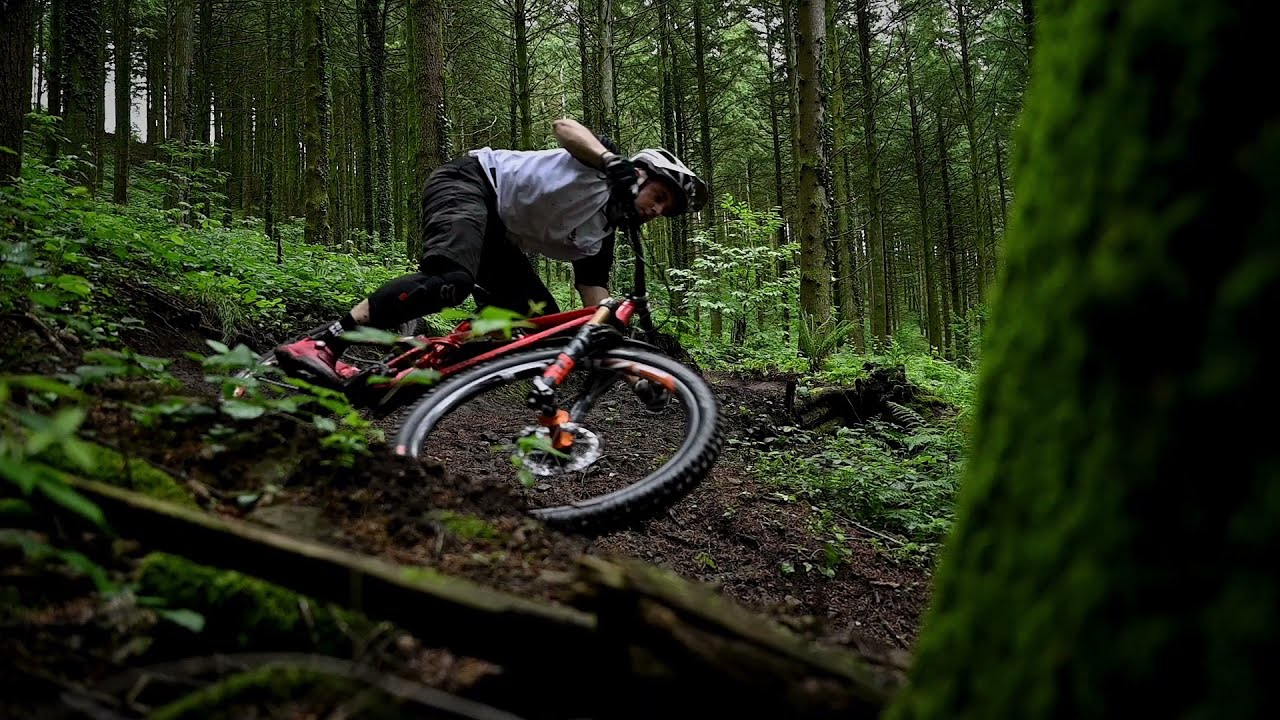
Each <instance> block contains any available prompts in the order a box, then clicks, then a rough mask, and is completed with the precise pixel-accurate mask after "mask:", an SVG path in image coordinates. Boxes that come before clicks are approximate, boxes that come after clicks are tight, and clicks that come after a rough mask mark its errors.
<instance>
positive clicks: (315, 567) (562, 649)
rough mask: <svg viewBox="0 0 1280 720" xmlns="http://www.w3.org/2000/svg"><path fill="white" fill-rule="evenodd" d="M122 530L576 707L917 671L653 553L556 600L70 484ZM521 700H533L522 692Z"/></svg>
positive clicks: (861, 683) (809, 704)
mask: <svg viewBox="0 0 1280 720" xmlns="http://www.w3.org/2000/svg"><path fill="white" fill-rule="evenodd" d="M70 482H71V484H72V485H73V486H74V487H75V488H76V489H77V490H79V491H80V492H82V493H84V494H85V495H87V496H88V497H89V498H91V499H92V500H93V501H94V502H96V503H97V504H98V505H99V507H100V508H101V509H102V511H103V513H104V515H105V516H106V519H107V523H108V524H109V526H110V527H111V528H113V530H114V531H115V532H116V533H119V534H121V535H123V536H125V537H128V538H131V539H134V540H137V541H138V542H140V543H141V544H142V545H144V546H146V547H147V548H149V549H153V550H159V551H163V552H168V553H172V554H176V555H182V556H184V557H187V558H189V559H191V560H194V561H196V562H199V563H203V564H206V565H211V566H214V567H219V568H223V569H227V570H235V571H238V572H241V573H244V574H246V575H251V576H254V577H257V578H260V579H262V580H265V581H268V582H271V583H275V584H277V585H281V586H283V587H286V588H289V589H290V590H293V591H295V592H298V593H301V594H304V595H309V596H311V597H314V598H316V599H317V600H321V601H326V602H331V603H335V604H338V605H341V606H343V607H346V608H348V609H350V610H353V611H356V612H360V613H362V614H364V615H366V616H367V617H370V618H374V619H379V620H385V621H388V622H391V623H394V624H395V625H397V626H399V627H400V628H402V629H403V630H405V631H406V632H409V633H412V634H413V635H415V636H416V637H417V638H418V639H419V640H421V641H422V642H423V643H424V644H426V645H429V646H434V647H442V648H447V649H449V650H450V651H452V652H454V653H456V654H458V655H466V656H470V657H475V658H480V659H483V660H487V661H490V662H493V663H495V664H497V665H500V666H502V668H503V671H504V674H507V675H509V676H510V677H511V679H512V681H513V686H520V687H525V688H529V687H537V688H539V689H540V693H542V694H543V697H542V698H541V703H545V702H546V700H547V696H548V695H552V696H559V697H563V698H564V711H565V712H574V713H576V712H583V711H588V712H590V713H591V714H592V716H594V717H642V716H643V717H651V716H653V715H655V714H662V715H667V714H678V715H687V714H689V713H691V712H720V713H723V712H732V711H741V712H747V713H750V714H751V715H753V716H760V715H764V716H786V717H790V718H819V717H834V716H836V715H839V716H841V717H845V718H850V717H852V718H857V717H867V718H870V717H875V716H877V715H878V714H879V712H880V710H881V709H882V708H883V707H884V705H885V704H886V702H887V701H888V699H889V698H890V697H891V696H892V695H893V693H894V692H895V691H896V690H897V689H898V688H899V687H900V686H901V683H902V681H903V674H902V668H900V667H893V666H891V665H887V664H883V663H882V662H881V661H880V660H878V659H875V658H867V657H863V656H860V655H858V654H856V653H853V652H851V651H848V650H845V649H842V648H836V647H824V646H817V645H815V644H813V643H810V642H808V641H806V640H804V639H803V638H800V637H799V636H796V635H794V634H792V633H791V632H789V631H787V630H785V629H783V628H782V627H781V626H779V625H777V624H775V623H774V622H773V621H772V620H771V619H770V618H768V617H766V616H763V615H757V614H754V613H750V612H747V611H746V610H745V609H743V608H741V607H740V606H738V605H736V604H734V603H732V602H731V601H729V600H728V599H726V598H724V597H722V596H720V595H718V594H716V593H714V592H713V591H711V590H710V589H709V588H707V587H705V586H702V585H697V584H694V583H691V582H689V581H687V580H684V579H683V578H680V577H679V576H678V575H675V574H673V573H670V572H667V571H664V570H662V569H660V568H657V567H654V566H651V565H646V564H643V563H639V562H608V561H605V560H602V559H599V558H594V557H589V556H584V557H583V558H582V560H581V562H582V572H581V573H580V578H579V580H580V584H581V586H582V590H583V597H582V599H583V607H586V608H589V610H590V611H587V610H583V609H579V608H573V607H565V606H558V605H552V604H550V603H545V602H541V601H535V600H531V599H527V598H523V597H520V596H516V595H512V594H509V593H505V592H502V591H499V590H495V589H492V588H488V587H485V586H482V585H479V584H476V583H473V582H471V581H468V580H465V579H462V578H456V577H451V576H447V575H444V574H442V573H439V572H436V571H434V570H432V569H430V568H422V567H408V566H399V565H394V564H392V563H388V562H386V561H384V560H381V559H378V558H374V557H370V556H366V555H361V554H358V553H353V552H350V551H346V550H342V549H338V548H334V547H330V546H326V545H321V544H319V543H315V542H310V541H306V540H300V539H298V538H294V537H290V536H288V535H283V534H281V533H277V532H273V531H271V530H268V529H265V528H262V527H260V526H256V525H253V524H250V523H248V522H244V521H238V520H234V519H223V518H218V517H215V516H213V515H210V514H207V513H204V512H202V511H199V510H196V509H192V508H187V507H180V506H177V505H174V504H171V503H166V502H162V501H159V500H156V499H153V498H150V497H147V496H145V495H141V494H138V493H134V492H130V491H128V490H122V489H120V488H116V487H112V486H109V485H105V484H102V483H98V482H93V481H85V480H75V479H72V480H70ZM512 700H513V702H512V707H519V706H520V705H521V704H522V703H521V702H520V701H519V699H518V698H513V699H512Z"/></svg>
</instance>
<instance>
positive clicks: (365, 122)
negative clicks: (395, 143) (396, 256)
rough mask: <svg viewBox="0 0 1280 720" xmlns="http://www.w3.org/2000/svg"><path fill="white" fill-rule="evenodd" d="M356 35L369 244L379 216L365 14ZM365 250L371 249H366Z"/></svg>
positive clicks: (362, 174) (362, 177)
mask: <svg viewBox="0 0 1280 720" xmlns="http://www.w3.org/2000/svg"><path fill="white" fill-rule="evenodd" d="M356 33H357V35H359V37H358V38H357V39H356V43H357V45H358V46H359V47H360V58H361V60H360V191H361V198H362V199H363V201H364V203H363V207H364V231H365V232H366V233H367V234H368V237H367V238H366V242H367V243H370V244H371V243H372V242H373V235H374V233H375V232H377V230H376V225H377V223H376V221H375V218H376V217H377V215H376V214H375V213H374V209H373V177H374V173H375V172H376V171H375V170H374V167H373V138H372V136H371V135H370V134H369V129H370V127H371V125H372V120H371V119H370V109H369V55H370V53H369V44H368V42H367V41H366V38H367V35H366V34H365V31H364V13H363V12H358V13H356ZM365 249H371V247H366V248H365Z"/></svg>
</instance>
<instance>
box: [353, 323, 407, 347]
mask: <svg viewBox="0 0 1280 720" xmlns="http://www.w3.org/2000/svg"><path fill="white" fill-rule="evenodd" d="M342 339H343V340H344V341H346V340H349V341H351V342H359V343H371V344H374V345H394V344H396V342H398V341H399V340H400V336H399V335H397V334H395V333H393V332H387V331H386V330H378V329H375V328H368V327H360V328H356V329H355V330H348V331H346V332H344V333H342Z"/></svg>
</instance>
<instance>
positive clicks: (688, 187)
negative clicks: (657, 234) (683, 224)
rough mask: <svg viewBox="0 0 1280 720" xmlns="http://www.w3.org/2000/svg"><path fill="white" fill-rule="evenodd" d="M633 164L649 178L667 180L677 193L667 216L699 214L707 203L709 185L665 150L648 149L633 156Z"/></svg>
mask: <svg viewBox="0 0 1280 720" xmlns="http://www.w3.org/2000/svg"><path fill="white" fill-rule="evenodd" d="M631 162H633V163H635V164H636V165H638V166H640V167H641V168H643V169H644V171H645V173H647V174H648V176H649V177H655V176H656V177H662V178H666V179H667V180H668V181H669V182H670V184H671V185H673V186H674V187H675V189H676V190H677V192H675V193H674V195H675V200H676V201H675V203H673V204H672V206H671V209H670V210H668V211H667V212H666V213H665V214H666V215H667V216H671V215H679V214H681V213H684V212H698V211H699V210H701V209H702V206H703V205H705V204H706V202H707V184H706V183H704V182H702V180H701V179H700V178H699V177H698V176H697V175H696V174H694V172H693V171H692V170H690V169H689V168H688V167H686V166H685V164H684V163H682V162H680V159H679V158H677V157H676V156H675V155H672V154H671V153H670V152H668V151H667V150H665V149H663V148H647V149H645V150H641V151H640V152H638V153H636V154H635V155H632V156H631Z"/></svg>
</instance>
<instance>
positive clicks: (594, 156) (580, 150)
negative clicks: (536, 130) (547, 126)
mask: <svg viewBox="0 0 1280 720" xmlns="http://www.w3.org/2000/svg"><path fill="white" fill-rule="evenodd" d="M555 132H556V141H557V142H559V143H560V147H562V148H564V149H565V150H568V151H569V154H570V155H572V156H574V157H576V158H578V159H579V160H581V161H582V162H584V163H586V164H587V165H589V166H591V167H593V168H597V169H603V168H604V158H603V157H602V156H603V155H604V154H605V153H608V152H611V151H610V150H609V149H608V148H607V147H605V146H604V143H602V142H600V138H598V137H596V134H595V133H593V132H591V131H590V130H588V129H587V128H586V127H585V126H584V125H583V124H582V123H580V122H578V121H577V120H574V119H573V118H560V119H559V120H556V122H555Z"/></svg>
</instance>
